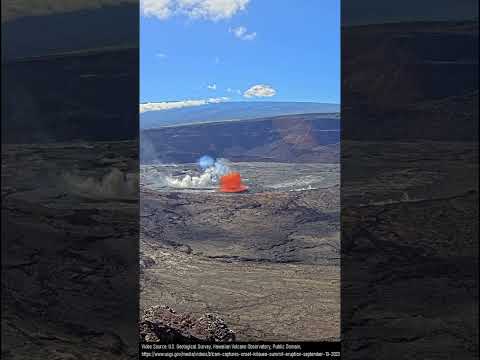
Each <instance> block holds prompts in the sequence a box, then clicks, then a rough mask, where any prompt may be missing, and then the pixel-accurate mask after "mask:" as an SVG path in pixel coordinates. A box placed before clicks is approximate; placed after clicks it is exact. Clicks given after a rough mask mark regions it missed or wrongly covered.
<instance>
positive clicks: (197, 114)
mask: <svg viewBox="0 0 480 360" xmlns="http://www.w3.org/2000/svg"><path fill="white" fill-rule="evenodd" d="M338 112H340V105H338V104H325V103H313V102H273V101H262V102H255V101H242V102H225V103H218V104H207V105H201V106H194V107H188V108H182V109H171V110H160V111H158V110H157V111H148V112H144V113H142V114H140V128H141V129H154V128H159V127H162V126H169V125H179V124H190V123H201V122H215V121H227V120H246V119H254V118H262V117H270V116H280V115H293V114H313V113H316V114H318V113H338Z"/></svg>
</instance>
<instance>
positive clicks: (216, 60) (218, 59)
mask: <svg viewBox="0 0 480 360" xmlns="http://www.w3.org/2000/svg"><path fill="white" fill-rule="evenodd" d="M215 64H220V58H219V57H218V56H215Z"/></svg>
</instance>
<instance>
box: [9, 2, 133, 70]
mask: <svg viewBox="0 0 480 360" xmlns="http://www.w3.org/2000/svg"><path fill="white" fill-rule="evenodd" d="M119 3H120V5H117V6H104V7H98V8H87V9H83V10H78V11H72V12H67V13H52V14H48V15H42V16H28V17H21V18H18V19H17V18H16V19H13V20H10V21H6V22H4V23H2V62H5V61H11V60H14V59H18V58H25V57H36V56H45V55H52V54H56V53H62V52H71V51H79V50H83V51H85V50H86V49H92V48H104V47H111V46H130V47H132V46H138V4H136V3H132V4H126V3H122V2H120V1H119ZM70 5H72V6H73V4H70ZM86 6H87V5H86ZM33 7H34V6H33ZM65 7H67V8H68V4H65Z"/></svg>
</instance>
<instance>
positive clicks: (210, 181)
mask: <svg viewBox="0 0 480 360" xmlns="http://www.w3.org/2000/svg"><path fill="white" fill-rule="evenodd" d="M198 164H199V166H200V167H201V168H202V169H203V173H201V174H200V175H198V176H191V175H185V176H184V177H182V178H174V177H171V176H167V177H166V179H165V181H166V183H167V185H169V186H170V187H174V188H180V189H188V188H206V187H212V186H215V185H216V184H218V181H219V179H220V177H221V176H223V175H225V174H227V173H229V172H230V167H229V166H228V162H227V160H225V159H217V160H214V159H212V158H211V157H209V156H202V157H201V158H200V160H199V161H198Z"/></svg>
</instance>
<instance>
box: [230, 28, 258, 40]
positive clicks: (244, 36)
mask: <svg viewBox="0 0 480 360" xmlns="http://www.w3.org/2000/svg"><path fill="white" fill-rule="evenodd" d="M229 31H230V32H231V33H233V35H235V37H237V38H238V39H240V40H253V39H255V38H256V37H257V33H256V32H251V33H249V32H248V30H247V28H246V27H245V26H239V27H236V28H233V29H229Z"/></svg>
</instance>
